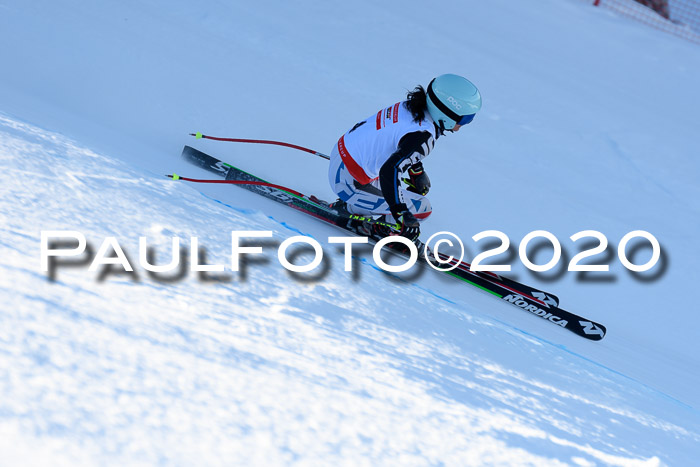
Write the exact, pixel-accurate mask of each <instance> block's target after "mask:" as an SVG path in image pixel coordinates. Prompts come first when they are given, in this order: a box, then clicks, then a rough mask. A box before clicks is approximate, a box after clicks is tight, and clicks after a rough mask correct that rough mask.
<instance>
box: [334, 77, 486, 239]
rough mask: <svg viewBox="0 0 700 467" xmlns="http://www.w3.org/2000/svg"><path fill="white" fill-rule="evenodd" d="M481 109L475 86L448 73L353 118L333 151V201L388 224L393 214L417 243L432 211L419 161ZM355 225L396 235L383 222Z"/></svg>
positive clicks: (403, 231)
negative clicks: (365, 115) (402, 97)
mask: <svg viewBox="0 0 700 467" xmlns="http://www.w3.org/2000/svg"><path fill="white" fill-rule="evenodd" d="M480 108H481V95H480V94H479V90H478V89H477V88H476V86H474V84H472V83H471V82H470V81H469V80H467V79H466V78H463V77H461V76H458V75H453V74H446V75H441V76H438V77H437V78H435V79H433V80H432V81H431V82H430V84H429V85H428V90H427V92H426V90H425V89H423V87H422V86H417V87H416V88H415V89H414V90H413V91H410V92H409V93H408V94H407V96H406V100H405V101H403V102H399V103H396V104H394V105H392V106H389V107H387V108H384V109H382V110H380V111H379V112H377V113H376V114H372V115H371V116H370V117H368V118H367V119H366V120H364V121H361V122H359V123H357V124H356V125H355V126H354V127H353V128H352V129H351V130H350V131H348V132H347V133H345V134H344V135H343V136H342V137H341V138H340V140H339V141H338V144H336V145H335V146H334V147H333V149H332V151H331V155H330V167H329V170H328V179H329V182H330V184H331V188H332V189H333V191H334V192H335V193H337V195H338V197H339V198H340V199H339V200H338V201H337V202H336V203H334V204H333V206H335V207H336V208H338V209H346V210H347V211H348V212H349V213H351V214H358V215H362V216H372V217H374V218H376V219H378V220H384V221H385V222H387V223H392V219H391V218H387V216H392V217H393V220H394V222H393V223H395V224H396V225H397V226H398V232H399V234H400V235H403V236H404V237H406V238H408V239H409V240H411V241H414V242H416V241H417V240H418V236H419V235H420V222H421V221H422V220H424V219H426V218H427V217H428V216H429V215H430V214H431V213H432V207H431V205H430V202H429V201H428V198H426V197H425V195H426V194H427V193H428V190H429V189H430V179H429V178H428V175H427V174H426V173H425V170H424V169H423V164H422V162H421V161H422V159H423V158H424V157H426V156H427V155H428V154H429V153H430V151H431V150H432V149H433V146H434V145H435V141H436V140H437V139H438V138H439V137H440V136H442V135H444V133H445V132H446V131H449V132H455V131H458V130H459V129H460V128H461V127H462V126H464V125H467V124H468V123H470V122H471V121H472V120H473V119H474V115H475V114H476V112H478V111H479V109H480ZM402 177H403V178H402ZM401 180H403V182H405V183H406V188H403V187H402V186H401ZM358 230H359V232H360V233H363V234H365V235H368V236H370V235H376V236H378V237H385V236H387V235H391V234H392V233H394V234H395V232H392V230H391V229H390V228H387V227H385V226H382V225H381V224H371V225H368V224H366V225H364V226H362V227H361V228H359V229H358Z"/></svg>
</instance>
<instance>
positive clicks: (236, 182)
mask: <svg viewBox="0 0 700 467" xmlns="http://www.w3.org/2000/svg"><path fill="white" fill-rule="evenodd" d="M166 177H168V178H172V179H173V180H184V181H186V182H194V183H227V184H229V185H257V186H268V187H270V188H275V189H277V190H281V191H285V192H287V193H289V194H291V195H294V196H298V197H299V198H304V199H309V198H308V197H307V196H306V195H304V194H303V193H299V192H298V191H296V190H292V189H291V188H287V187H286V186H282V185H275V184H274V183H267V182H259V181H253V180H204V179H200V178H189V177H181V176H179V175H178V174H172V175H166ZM311 200H313V197H312V198H311ZM312 202H313V201H312ZM343 217H345V218H346V219H348V220H354V221H360V222H363V221H364V222H367V223H368V224H377V225H383V226H386V227H391V228H392V229H398V227H399V226H398V224H390V223H388V222H383V221H379V220H376V219H373V218H371V217H366V216H360V215H357V214H350V215H348V216H343Z"/></svg>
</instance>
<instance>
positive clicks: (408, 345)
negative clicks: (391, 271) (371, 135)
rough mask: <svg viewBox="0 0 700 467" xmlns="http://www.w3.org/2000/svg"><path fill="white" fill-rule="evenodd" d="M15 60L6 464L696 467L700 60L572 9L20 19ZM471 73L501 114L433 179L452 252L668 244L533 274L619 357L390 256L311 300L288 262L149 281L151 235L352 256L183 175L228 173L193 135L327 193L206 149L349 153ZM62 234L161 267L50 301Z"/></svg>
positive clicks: (456, 147) (82, 14)
mask: <svg viewBox="0 0 700 467" xmlns="http://www.w3.org/2000/svg"><path fill="white" fill-rule="evenodd" d="M436 10H437V11H436ZM0 39H1V40H2V43H3V44H5V46H4V47H1V48H0V63H2V64H3V67H2V73H0V159H1V160H2V170H0V195H1V196H0V229H2V230H1V231H2V236H0V248H1V250H0V290H1V293H2V308H1V309H2V313H0V323H1V324H0V329H2V333H1V334H0V338H1V339H2V344H1V345H0V387H2V396H3V397H2V400H1V401H0V434H1V435H2V436H0V452H1V453H2V454H0V459H1V460H2V463H3V464H27V463H30V462H31V463H33V464H52V465H54V464H76V463H80V464H85V463H88V464H98V463H99V464H103V463H107V464H124V463H128V464H136V463H147V464H153V463H167V464H193V463H205V464H206V463H245V464H248V463H255V464H270V463H274V464H280V463H293V462H299V463H309V464H310V463H315V464H319V463H323V464H330V463H346V464H352V465H356V464H368V463H372V464H376V463H401V464H426V463H430V464H434V463H445V464H451V465H462V464H505V465H513V464H531V465H542V464H548V465H557V464H560V463H562V464H577V465H594V464H611V465H635V464H640V465H660V464H668V465H691V464H693V462H696V459H697V458H698V456H699V455H700V448H698V446H700V444H699V443H700V416H699V413H698V407H700V391H698V389H697V388H698V387H699V386H700V344H699V343H698V342H699V339H698V329H699V328H700V317H698V313H697V306H696V305H695V297H694V294H693V292H694V287H695V284H696V283H697V282H698V279H700V275H699V274H698V273H697V267H696V266H697V261H698V258H700V248H699V247H698V245H697V241H696V237H697V233H698V231H699V230H700V229H699V228H698V227H700V222H699V220H700V210H699V208H698V203H697V200H698V199H700V189H699V188H698V183H697V180H698V176H699V175H700V162H698V160H697V137H696V136H695V133H696V131H697V128H698V126H700V116H699V115H698V112H697V108H698V104H700V90H698V87H697V82H698V78H699V77H700V48H698V47H697V46H695V45H693V44H690V43H687V42H684V41H683V40H682V39H678V38H675V37H673V36H670V35H667V34H664V33H663V32H660V31H655V30H652V29H649V28H647V27H645V26H643V25H640V24H637V23H635V22H633V21H630V20H627V19H624V18H618V17H616V16H614V15H611V14H610V12H607V11H604V10H600V9H595V8H590V6H588V5H586V4H585V3H584V2H579V1H576V0H559V1H554V0H548V1H543V2H538V3H537V5H534V4H531V3H529V2H506V1H503V0H493V1H490V2H488V3H487V2H479V3H477V2H468V3H467V2H464V3H454V4H452V5H451V7H450V8H447V7H443V8H432V7H428V6H426V5H425V4H424V3H423V2H415V1H403V2H399V1H389V2H382V3H379V4H375V3H373V2H368V1H358V2H352V3H347V2H346V3H342V4H339V3H333V2H309V1H306V2H303V1H302V2H256V3H255V4H253V3H242V2H235V3H231V2H223V1H221V2H218V1H217V2H207V3H206V4H204V3H197V4H193V3H191V2H183V1H179V0H178V1H171V2H156V1H152V2H135V1H122V2H94V3H90V4H84V3H82V2H69V1H54V2H49V1H35V2H12V1H10V2H7V1H2V2H0ZM444 72H454V73H460V74H463V75H465V76H468V77H469V78H470V79H472V80H473V81H474V82H475V83H476V84H477V85H478V86H479V88H480V89H481V91H482V94H483V96H484V108H483V111H482V112H481V113H480V114H479V116H478V117H477V118H476V119H475V121H474V123H472V124H471V125H470V126H469V127H467V128H465V129H464V130H462V131H460V132H459V133H458V134H456V135H449V136H447V137H446V138H444V139H441V140H440V141H439V142H438V144H437V146H436V149H435V151H434V153H433V154H431V156H430V157H429V158H428V159H427V160H426V169H427V171H428V173H429V174H430V176H431V179H432V181H433V187H434V188H433V190H432V191H431V195H430V196H431V201H432V203H433V206H434V208H435V212H434V214H433V216H432V217H431V219H430V220H429V221H428V222H426V224H425V226H424V231H425V233H428V234H429V233H432V232H436V231H439V230H450V231H453V232H455V233H457V234H459V235H460V236H461V237H462V238H463V239H464V240H465V241H466V242H467V244H468V245H470V248H469V249H470V253H471V256H473V254H474V253H476V252H477V251H478V249H477V246H476V245H474V244H473V243H470V242H469V241H468V240H469V239H470V237H471V236H472V235H474V234H476V233H478V232H480V231H482V230H487V229H498V230H501V231H503V232H506V233H507V234H508V235H509V236H510V238H511V240H512V241H513V243H514V244H515V245H517V243H518V242H519V240H520V239H521V238H522V237H523V236H524V235H525V234H526V233H528V232H530V231H532V230H537V229H545V230H549V231H551V232H553V233H554V234H555V235H557V237H558V238H559V239H560V240H561V241H562V244H563V245H564V248H565V250H566V251H567V255H568V257H569V258H570V257H571V256H573V254H575V253H576V252H577V249H576V248H575V245H574V244H572V243H571V242H570V241H568V237H569V236H570V235H572V234H573V233H576V232H578V231H580V230H585V229H595V230H599V231H601V232H603V233H605V234H606V235H607V237H608V238H609V239H610V243H611V247H612V251H613V253H614V252H615V250H616V245H617V242H619V240H620V238H622V236H623V235H624V234H625V233H627V232H629V231H631V230H637V229H643V230H648V231H650V232H651V233H653V234H654V235H655V236H656V237H657V238H658V239H659V240H660V242H661V244H662V245H663V249H664V253H665V255H664V259H663V264H662V265H661V266H660V267H659V268H658V269H657V270H656V271H651V272H652V273H654V274H655V275H656V277H652V278H651V280H641V279H640V278H639V277H636V278H635V277H634V276H633V275H632V274H630V273H628V272H626V271H625V270H624V268H622V266H620V264H619V262H618V261H617V260H616V259H615V257H614V256H613V257H612V260H611V262H610V264H611V271H610V273H608V274H603V275H597V276H596V275H589V277H588V280H581V278H580V277H578V276H577V275H576V274H573V273H566V274H559V275H557V276H555V277H552V276H553V274H552V273H549V274H544V275H540V276H536V275H534V274H533V273H530V272H529V271H527V270H526V269H525V268H523V267H522V266H518V262H517V261H514V262H513V264H514V271H513V274H512V275H513V276H515V277H517V278H519V279H521V280H523V281H524V282H530V283H533V285H538V286H540V287H541V288H544V289H547V290H552V291H553V292H555V293H556V294H557V295H559V297H560V298H561V302H562V306H563V307H564V308H566V309H569V310H571V311H573V312H577V313H580V314H582V315H584V316H587V317H589V318H591V319H594V320H596V321H599V322H601V323H604V324H605V325H606V326H607V328H608V335H607V336H606V338H605V339H604V340H603V341H601V342H597V343H594V342H589V341H586V340H584V339H581V338H579V337H577V336H575V335H573V334H570V333H568V332H566V331H563V330H561V329H559V328H557V327H556V326H552V325H551V323H547V322H545V321H543V320H541V319H538V318H536V317H533V316H531V315H529V314H528V313H525V312H522V311H520V310H518V309H517V308H514V307H512V306H510V305H507V304H504V303H500V302H498V301H497V300H495V299H494V298H493V297H491V296H489V295H487V294H484V293H482V292H480V291H478V290H476V289H472V288H470V287H468V286H466V285H465V284H462V283H459V282H457V281H453V280H448V279H449V278H445V277H441V276H438V275H437V274H431V273H429V272H428V273H423V274H419V275H413V276H411V275H408V276H406V275H402V277H401V278H396V277H394V276H390V275H387V274H385V273H383V272H381V271H379V270H378V269H377V268H376V266H374V265H373V263H372V261H371V255H369V254H367V252H365V254H358V258H357V261H356V264H355V267H356V270H355V273H354V274H352V273H346V272H344V271H343V269H342V255H341V254H340V252H339V251H338V250H337V249H336V248H335V247H331V246H329V245H326V247H325V251H326V256H327V258H328V265H327V266H328V267H327V269H328V270H327V273H326V274H325V275H322V276H320V277H316V278H311V280H303V278H299V277H290V275H289V274H288V273H287V272H286V271H284V270H283V269H282V268H281V267H280V266H279V265H278V264H277V263H276V259H275V248H274V246H275V245H274V243H273V244H270V245H268V247H267V248H266V252H267V255H266V257H267V258H268V260H267V262H266V263H260V262H256V263H253V264H251V265H249V267H248V268H247V269H246V273H245V274H243V275H237V274H232V275H231V277H227V276H225V277H219V280H212V279H211V278H209V279H206V278H205V279H202V278H199V277H197V276H196V275H195V273H186V271H185V274H183V276H184V277H182V278H180V279H178V278H177V277H175V278H171V280H164V278H162V277H161V278H156V277H151V276H150V275H148V274H147V273H146V272H145V271H144V270H143V269H141V268H140V267H139V266H138V258H139V249H138V237H139V236H147V237H148V238H149V242H150V243H152V244H153V246H154V247H156V250H157V253H158V258H159V259H160V258H167V255H168V253H169V248H170V239H171V238H172V237H173V236H178V237H180V238H182V239H189V238H190V237H191V236H196V237H198V238H199V243H200V246H202V247H204V248H205V249H206V252H207V261H208V262H210V263H222V264H225V263H228V248H229V244H230V238H229V236H230V232H231V230H271V231H273V232H274V241H276V242H279V241H282V240H283V239H285V238H288V237H290V236H292V235H297V234H299V233H303V234H306V235H311V236H313V237H314V238H316V239H318V240H319V241H322V242H324V243H326V239H327V237H328V236H330V235H337V234H338V231H337V230H334V229H332V228H330V227H328V226H325V225H322V224H320V223H318V222H316V221H314V220H312V219H309V218H307V217H305V216H304V215H302V214H300V213H297V212H294V211H292V210H290V209H287V208H284V207H282V206H278V205H275V203H272V202H270V201H268V200H265V199H260V198H259V197H256V196H255V195H254V194H251V193H248V192H245V191H244V190H240V189H238V188H235V187H225V186H192V185H187V184H185V183H174V182H172V181H168V180H167V179H165V178H164V177H163V176H162V175H163V174H165V173H171V172H173V171H175V172H177V173H179V174H181V175H191V176H205V177H208V176H207V175H205V174H204V172H202V171H200V170H198V169H196V168H194V167H192V166H188V165H187V164H185V163H183V162H182V161H180V160H179V158H178V155H179V153H180V151H181V149H182V145H183V144H195V143H196V146H197V147H200V148H201V149H203V150H204V151H207V152H210V153H213V154H216V155H217V156H219V157H220V158H222V159H225V160H227V161H230V162H232V163H236V164H237V165H239V166H241V167H242V168H244V169H246V170H248V171H250V172H252V173H255V174H257V175H259V176H262V177H263V178H266V179H268V180H270V181H272V182H277V183H283V184H289V185H292V186H294V187H295V188H297V189H299V190H301V191H303V192H306V193H314V194H317V195H319V196H322V197H325V198H329V197H330V196H331V193H330V190H329V188H328V187H327V186H326V183H327V182H326V177H325V172H326V165H325V163H324V161H323V160H321V159H317V158H313V157H312V156H310V155H308V154H305V153H301V152H295V151H292V150H288V149H283V148H274V147H255V146H252V145H246V146H240V145H238V146H236V145H233V144H227V143H218V142H196V141H194V140H193V139H192V138H191V137H188V136H186V135H187V133H189V132H192V131H202V132H204V133H206V134H212V135H217V136H236V137H249V138H266V139H278V140H283V141H289V142H293V143H297V144H302V145H306V146H309V147H312V148H314V149H317V150H319V151H322V152H328V151H329V149H330V147H331V145H332V144H334V142H335V141H336V140H337V138H338V137H339V136H340V135H341V134H342V133H343V132H344V131H346V130H347V129H348V128H350V127H351V126H352V125H353V124H354V123H355V122H356V121H357V120H359V119H362V118H364V117H365V116H366V115H368V114H370V113H371V112H373V111H376V110H377V109H378V108H380V107H382V106H385V105H389V104H392V103H393V102H396V101H398V100H400V99H401V98H402V97H403V95H404V94H405V91H406V90H407V89H410V88H412V87H413V86H415V85H416V84H423V85H426V84H427V82H428V81H429V80H430V79H431V78H432V77H433V76H435V75H437V74H440V73H444ZM52 229H58V230H79V231H81V232H83V233H84V234H85V235H86V236H87V238H88V241H89V243H90V245H91V247H92V248H93V250H97V249H98V248H99V246H100V243H101V242H102V240H103V239H104V238H105V237H108V236H114V237H116V238H117V239H118V241H119V243H120V245H121V246H122V247H123V249H124V250H125V252H126V253H127V255H128V257H129V258H130V260H131V261H132V262H133V264H134V265H135V267H136V274H135V275H128V274H116V273H109V271H107V273H106V274H102V275H101V274H100V273H98V272H90V271H88V270H87V265H86V264H84V265H82V266H80V267H62V268H59V269H58V270H57V271H56V280H55V281H54V282H51V281H49V279H48V277H47V273H45V272H43V271H41V268H40V263H39V236H40V231H41V230H52ZM576 246H577V245H576ZM185 247H186V249H189V245H185ZM479 247H481V245H479ZM649 254H650V253H649V251H648V250H645V249H643V250H641V251H640V253H639V254H638V255H636V257H635V261H636V262H639V263H643V262H644V261H646V258H648V256H649ZM645 255H646V257H645ZM537 259H538V260H539V261H538V262H541V263H542V262H546V260H547V259H548V257H547V252H546V251H544V252H542V254H541V255H537ZM301 260H303V258H301V259H300V261H301ZM227 274H228V273H227ZM591 279H597V280H591Z"/></svg>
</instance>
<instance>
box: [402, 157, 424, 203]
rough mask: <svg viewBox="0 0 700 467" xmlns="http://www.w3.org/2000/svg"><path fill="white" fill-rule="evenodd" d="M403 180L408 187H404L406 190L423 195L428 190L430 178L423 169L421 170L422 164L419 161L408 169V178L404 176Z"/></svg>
mask: <svg viewBox="0 0 700 467" xmlns="http://www.w3.org/2000/svg"><path fill="white" fill-rule="evenodd" d="M403 181H404V183H406V185H408V188H406V189H407V190H408V191H412V192H414V193H418V194H419V195H423V196H425V195H427V194H428V191H429V190H430V179H429V178H428V174H427V173H425V170H423V164H422V163H420V162H419V163H417V164H414V165H413V166H411V168H410V169H408V178H404V179H403Z"/></svg>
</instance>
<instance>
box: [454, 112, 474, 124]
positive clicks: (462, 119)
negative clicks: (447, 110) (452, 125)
mask: <svg viewBox="0 0 700 467" xmlns="http://www.w3.org/2000/svg"><path fill="white" fill-rule="evenodd" d="M475 115H476V114H471V115H462V116H461V117H460V118H459V121H458V122H457V125H468V124H470V123H471V122H472V120H474V116H475Z"/></svg>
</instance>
